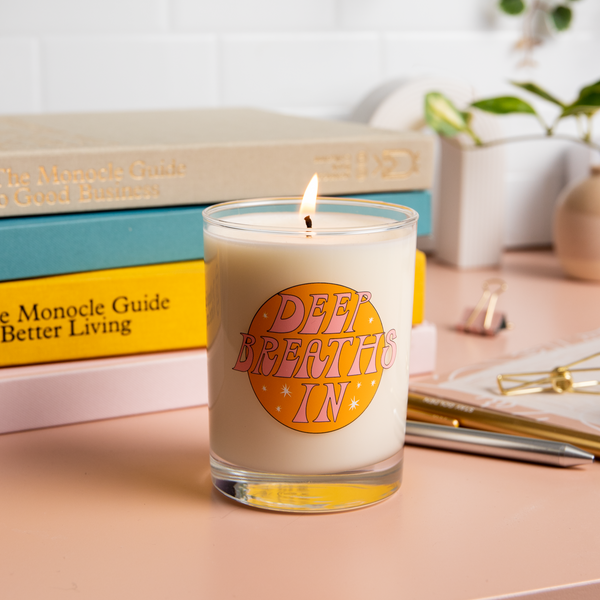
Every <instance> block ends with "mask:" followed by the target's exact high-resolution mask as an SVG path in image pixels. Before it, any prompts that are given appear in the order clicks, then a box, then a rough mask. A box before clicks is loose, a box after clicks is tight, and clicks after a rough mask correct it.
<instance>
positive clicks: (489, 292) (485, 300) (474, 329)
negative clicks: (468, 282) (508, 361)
mask: <svg viewBox="0 0 600 600" xmlns="http://www.w3.org/2000/svg"><path fill="white" fill-rule="evenodd" d="M507 287H508V284H507V283H506V281H504V280H503V279H499V278H497V277H494V278H492V279H486V280H485V281H484V282H483V294H482V295H481V298H480V299H479V302H478V303H477V306H476V307H475V308H473V309H472V310H471V309H470V308H467V309H465V312H464V313H463V318H462V320H461V322H460V323H459V324H458V325H457V326H456V329H458V330H459V331H464V332H466V333H479V334H481V335H496V334H497V333H498V332H499V331H500V330H501V329H510V327H511V325H510V323H508V321H507V320H506V317H505V316H504V315H503V314H502V313H496V312H494V311H495V310H496V303H497V302H498V296H499V295H500V294H502V292H505V291H506V288H507ZM486 305H487V310H486V311H485V312H484V308H485V306H486Z"/></svg>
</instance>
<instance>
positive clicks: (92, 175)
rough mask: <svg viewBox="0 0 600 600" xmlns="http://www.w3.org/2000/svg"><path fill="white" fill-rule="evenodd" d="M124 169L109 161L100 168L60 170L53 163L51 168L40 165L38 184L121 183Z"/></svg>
mask: <svg viewBox="0 0 600 600" xmlns="http://www.w3.org/2000/svg"><path fill="white" fill-rule="evenodd" d="M123 175H124V170H123V169H122V168H121V167H114V166H113V164H112V163H111V162H109V163H108V164H107V165H106V167H101V168H100V169H95V168H90V169H64V170H62V171H60V173H59V171H58V167H57V166H56V165H53V166H52V168H51V169H46V168H45V167H44V166H43V165H40V166H39V167H38V181H37V184H38V185H44V184H46V185H48V184H52V185H60V184H66V183H94V182H95V181H102V182H105V181H114V182H115V183H121V181H122V180H123Z"/></svg>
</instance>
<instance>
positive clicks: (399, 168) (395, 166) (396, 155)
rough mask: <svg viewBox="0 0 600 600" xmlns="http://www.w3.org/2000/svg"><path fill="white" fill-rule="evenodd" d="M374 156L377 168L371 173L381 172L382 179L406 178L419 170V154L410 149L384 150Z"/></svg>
mask: <svg viewBox="0 0 600 600" xmlns="http://www.w3.org/2000/svg"><path fill="white" fill-rule="evenodd" d="M374 157H375V161H376V163H377V168H376V169H375V170H374V171H373V175H378V174H381V178H382V179H407V178H408V177H410V176H411V175H415V174H416V173H418V172H419V154H418V153H417V152H413V151H412V150H407V149H399V150H384V151H383V152H382V153H381V156H379V155H377V154H375V155H374Z"/></svg>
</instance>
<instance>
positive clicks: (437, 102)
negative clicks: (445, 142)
mask: <svg viewBox="0 0 600 600" xmlns="http://www.w3.org/2000/svg"><path fill="white" fill-rule="evenodd" d="M425 120H426V121H427V124H428V125H429V127H431V128H432V129H433V130H434V131H436V132H437V133H439V134H440V135H443V136H446V137H454V136H455V135H457V134H458V133H461V132H464V131H466V130H467V128H468V124H467V122H466V119H465V117H464V113H462V112H460V111H459V110H458V109H457V108H456V106H454V104H453V103H452V102H451V101H450V100H449V99H448V98H446V96H444V95H443V94H440V93H439V92H430V93H429V94H427V95H426V96H425Z"/></svg>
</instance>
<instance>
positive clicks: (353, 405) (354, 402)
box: [348, 396, 359, 410]
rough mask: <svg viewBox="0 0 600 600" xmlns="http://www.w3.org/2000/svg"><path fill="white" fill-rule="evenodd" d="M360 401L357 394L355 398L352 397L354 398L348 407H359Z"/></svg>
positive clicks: (351, 408) (352, 408)
mask: <svg viewBox="0 0 600 600" xmlns="http://www.w3.org/2000/svg"><path fill="white" fill-rule="evenodd" d="M358 403H359V400H357V399H356V396H355V397H354V398H352V400H350V406H349V407H348V408H349V409H350V410H354V409H355V408H358Z"/></svg>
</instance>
